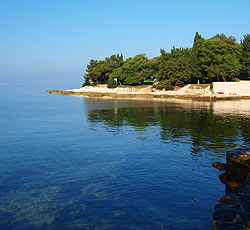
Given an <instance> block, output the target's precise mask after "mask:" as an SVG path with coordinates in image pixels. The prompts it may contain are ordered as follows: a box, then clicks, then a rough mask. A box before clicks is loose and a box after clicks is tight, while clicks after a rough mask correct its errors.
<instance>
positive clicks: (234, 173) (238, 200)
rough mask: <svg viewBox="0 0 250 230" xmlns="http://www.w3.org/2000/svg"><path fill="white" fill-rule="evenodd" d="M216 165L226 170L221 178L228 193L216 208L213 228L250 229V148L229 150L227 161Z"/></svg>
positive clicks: (215, 165) (217, 229)
mask: <svg viewBox="0 0 250 230" xmlns="http://www.w3.org/2000/svg"><path fill="white" fill-rule="evenodd" d="M213 166H214V167H216V168H218V169H220V170H225V173H222V174H221V175H220V179H221V181H222V182H223V183H225V185H226V195H225V196H224V197H222V198H221V199H220V200H219V201H218V203H217V204H216V206H215V208H214V215H213V229H214V230H223V229H242V230H243V229H246V230H247V229H248V230H249V229H250V149H249V148H248V149H235V150H232V151H228V152H227V162H226V164H222V163H219V162H216V163H215V164H213Z"/></svg>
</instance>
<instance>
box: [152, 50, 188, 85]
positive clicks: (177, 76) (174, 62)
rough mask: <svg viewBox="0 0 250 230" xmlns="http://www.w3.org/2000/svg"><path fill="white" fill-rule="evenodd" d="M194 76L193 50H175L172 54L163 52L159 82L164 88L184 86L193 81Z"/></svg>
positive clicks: (158, 76)
mask: <svg viewBox="0 0 250 230" xmlns="http://www.w3.org/2000/svg"><path fill="white" fill-rule="evenodd" d="M192 74H193V69H192V59H191V49H183V48H177V49H176V48H175V47H173V49H172V50H171V53H167V52H166V51H165V50H163V49H162V50H161V56H160V64H159V71H158V75H157V81H158V82H160V85H161V84H162V83H163V84H164V88H166V86H168V85H175V84H182V83H183V82H186V81H188V80H190V79H191V76H192Z"/></svg>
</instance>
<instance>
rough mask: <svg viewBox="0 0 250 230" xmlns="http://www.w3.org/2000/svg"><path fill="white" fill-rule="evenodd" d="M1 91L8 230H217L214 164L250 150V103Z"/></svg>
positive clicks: (2, 205) (220, 187) (3, 215)
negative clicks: (230, 153)
mask: <svg viewBox="0 0 250 230" xmlns="http://www.w3.org/2000/svg"><path fill="white" fill-rule="evenodd" d="M49 89H51V88H50V87H49V86H46V85H45V86H24V85H23V86H13V85H12V86H0V229H1V230H5V229H10V230H40V229H41V230H43V229H44V230H69V229H70V230H78V229H83V230H104V229H107V230H172V229H175V230H179V229H180V230H184V229H185V230H188V229H190V230H191V229H192V230H195V229H202V230H206V229H209V230H210V229H211V228H212V220H213V209H214V206H215V204H216V202H217V201H218V200H219V199H220V198H221V197H222V196H224V195H225V185H224V184H222V183H221V182H220V180H219V175H220V173H222V172H221V171H218V170H217V169H215V168H213V167H212V163H214V162H216V161H219V162H225V158H226V152H227V151H228V150H231V149H233V148H241V147H249V146H250V101H247V100H245V101H216V102H211V103H210V102H199V101H190V100H180V99H179V100H176V99H156V98H155V99H152V98H151V99H149V98H146V97H145V98H129V99H128V98H121V99H117V98H116V99H113V98H110V97H102V98H98V97H97V98H91V97H80V96H65V95H58V94H49V93H48V92H47V90H49Z"/></svg>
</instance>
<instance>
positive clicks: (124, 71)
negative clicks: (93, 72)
mask: <svg viewBox="0 0 250 230" xmlns="http://www.w3.org/2000/svg"><path fill="white" fill-rule="evenodd" d="M151 74H152V71H151V69H150V64H149V60H148V58H147V57H146V55H145V54H137V55H136V56H135V57H134V58H128V59H127V60H126V61H125V62H124V64H123V65H122V67H120V68H117V69H115V70H114V71H113V72H112V74H111V75H110V77H111V78H117V79H118V81H119V82H120V83H122V84H129V85H137V84H139V83H140V82H143V81H144V80H145V79H147V78H148V77H150V76H151Z"/></svg>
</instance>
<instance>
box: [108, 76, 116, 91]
mask: <svg viewBox="0 0 250 230" xmlns="http://www.w3.org/2000/svg"><path fill="white" fill-rule="evenodd" d="M116 86H117V83H116V81H115V80H114V79H113V78H110V79H109V80H108V82H107V87H108V88H112V89H113V88H115V87H116Z"/></svg>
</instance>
